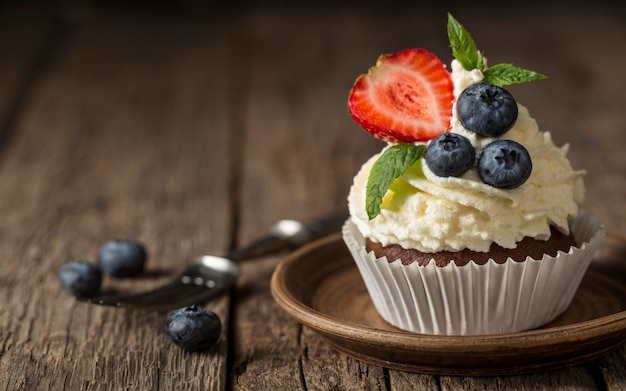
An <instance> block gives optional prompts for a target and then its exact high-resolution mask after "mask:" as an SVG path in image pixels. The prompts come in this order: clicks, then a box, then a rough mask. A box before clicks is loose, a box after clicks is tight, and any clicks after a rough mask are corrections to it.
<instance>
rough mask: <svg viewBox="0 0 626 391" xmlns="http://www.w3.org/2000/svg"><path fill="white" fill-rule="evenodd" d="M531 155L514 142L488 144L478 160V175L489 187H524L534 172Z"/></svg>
mask: <svg viewBox="0 0 626 391" xmlns="http://www.w3.org/2000/svg"><path fill="white" fill-rule="evenodd" d="M532 168H533V165H532V161H531V159H530V155H529V154H528V151H527V150H526V148H524V146H523V145H521V144H519V143H517V142H515V141H512V140H498V141H494V142H492V143H490V144H488V145H487V146H486V147H485V148H484V149H483V152H482V154H481V155H480V158H479V159H478V175H479V176H480V178H481V179H482V181H483V182H485V183H486V184H488V185H491V186H494V187H497V188H503V189H513V188H515V187H518V186H520V185H522V184H523V183H524V182H526V180H527V179H528V177H530V173H531V172H532Z"/></svg>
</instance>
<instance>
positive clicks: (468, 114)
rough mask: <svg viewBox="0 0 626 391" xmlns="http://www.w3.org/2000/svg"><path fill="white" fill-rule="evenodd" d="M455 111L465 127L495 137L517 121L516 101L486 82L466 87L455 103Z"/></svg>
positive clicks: (506, 92) (502, 90)
mask: <svg viewBox="0 0 626 391" xmlns="http://www.w3.org/2000/svg"><path fill="white" fill-rule="evenodd" d="M456 112H457V115H458V116H459V120H461V124H462V125H463V127H464V128H465V129H467V130H471V131H474V132H476V133H478V134H480V135H482V136H487V137H499V136H502V135H503V134H504V133H506V132H507V131H508V130H509V129H511V127H512V126H513V125H514V124H515V121H516V120H517V103H516V102H515V99H513V96H512V95H511V94H510V93H509V92H508V91H507V90H505V89H504V88H502V87H498V86H495V85H493V84H489V83H476V84H472V85H470V86H469V87H467V88H466V89H465V90H464V91H463V92H462V93H461V95H459V98H458V100H457V102H456Z"/></svg>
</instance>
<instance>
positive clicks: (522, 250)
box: [365, 227, 576, 266]
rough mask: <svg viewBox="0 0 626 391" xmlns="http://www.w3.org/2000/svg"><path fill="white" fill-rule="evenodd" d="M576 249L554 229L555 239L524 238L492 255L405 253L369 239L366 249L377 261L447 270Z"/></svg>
mask: <svg viewBox="0 0 626 391" xmlns="http://www.w3.org/2000/svg"><path fill="white" fill-rule="evenodd" d="M575 246H576V240H575V239H574V235H573V234H572V233H570V234H569V235H565V234H563V233H561V232H560V231H559V230H557V229H556V228H554V227H551V235H550V239H548V240H537V239H533V238H528V237H527V238H524V239H523V240H522V241H520V242H519V243H518V244H517V247H516V248H514V249H507V248H503V247H500V246H498V245H497V244H495V243H494V244H492V245H491V248H490V249H489V252H477V251H472V250H468V249H465V250H462V251H455V252H453V251H441V252H438V253H423V252H421V251H419V250H415V249H405V248H402V247H401V246H399V245H397V244H392V245H390V246H383V245H381V244H380V243H376V242H374V241H372V240H371V239H369V238H366V240H365V248H366V250H367V252H372V251H373V252H374V254H376V257H377V258H381V257H387V259H388V260H396V259H399V260H400V262H402V264H403V265H408V264H410V263H413V262H417V263H418V265H420V266H426V265H427V264H428V263H429V262H431V260H433V261H434V262H435V264H436V265H437V266H446V265H447V264H448V263H450V262H454V263H455V264H456V265H457V266H464V265H467V263H468V262H470V261H473V262H474V263H477V264H479V265H484V264H485V263H487V261H489V260H490V259H492V260H493V261H494V262H496V263H500V264H501V263H504V262H505V261H506V260H507V259H509V258H511V259H512V260H514V261H517V262H523V261H524V260H526V257H531V258H533V259H541V258H543V256H544V255H550V256H553V257H554V256H556V255H557V254H558V252H559V251H563V252H568V251H569V249H570V248H571V247H575Z"/></svg>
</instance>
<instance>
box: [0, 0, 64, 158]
mask: <svg viewBox="0 0 626 391" xmlns="http://www.w3.org/2000/svg"><path fill="white" fill-rule="evenodd" d="M53 26H54V21H53V19H52V18H51V17H50V15H49V14H46V13H44V12H29V10H27V9H24V8H21V7H16V6H14V5H13V6H11V5H4V6H2V7H0V33H1V34H2V37H3V39H0V59H1V60H0V85H1V86H2V89H0V148H1V147H2V145H3V144H6V143H8V142H10V140H9V138H10V136H11V127H12V125H13V122H14V121H15V113H16V111H17V110H18V109H19V106H20V105H21V104H22V103H23V101H24V99H26V95H27V92H28V90H29V87H30V85H31V83H33V76H34V75H35V73H36V70H37V68H38V66H39V64H40V63H41V62H42V61H45V58H46V54H47V50H46V49H47V47H49V46H50V45H51V44H53V43H54V29H53Z"/></svg>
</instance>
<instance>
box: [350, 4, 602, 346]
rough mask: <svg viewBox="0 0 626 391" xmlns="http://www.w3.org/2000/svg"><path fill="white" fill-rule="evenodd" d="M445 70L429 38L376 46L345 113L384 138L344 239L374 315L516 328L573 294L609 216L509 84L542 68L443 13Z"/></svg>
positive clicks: (364, 173)
mask: <svg viewBox="0 0 626 391" xmlns="http://www.w3.org/2000/svg"><path fill="white" fill-rule="evenodd" d="M448 37H449V39H450V46H451V48H452V53H453V56H454V59H453V60H452V64H451V72H449V71H448V70H447V69H446V66H445V65H444V64H443V63H442V62H441V60H439V58H437V57H436V56H435V55H434V54H432V53H431V52H429V51H427V50H425V49H405V50H402V51H399V52H397V53H394V54H389V55H382V56H380V57H379V59H378V61H377V63H376V65H375V66H374V67H372V68H371V69H370V70H369V71H368V73H367V74H364V75H361V76H360V77H359V78H357V80H356V81H355V83H354V86H353V88H352V90H351V91H350V96H349V100H348V108H349V112H350V114H351V116H352V118H353V119H354V120H355V121H356V122H357V123H358V124H359V125H360V126H361V127H362V128H363V129H364V130H365V131H366V132H368V133H370V134H371V135H373V136H375V137H377V138H379V139H381V140H383V141H385V142H386V145H385V146H384V147H383V149H382V150H381V151H380V153H378V154H376V155H375V156H373V157H371V158H370V159H369V160H368V161H367V162H365V163H364V164H363V166H362V167H361V169H360V170H359V172H358V173H357V174H356V176H355V177H354V182H353V184H352V186H351V188H350V193H349V195H348V207H349V211H350V218H349V219H348V221H347V222H346V224H345V225H344V227H343V238H344V241H345V242H346V245H347V247H348V248H349V250H350V252H351V254H352V256H353V257H354V259H355V261H356V264H357V266H358V268H359V271H360V273H361V275H362V277H363V280H364V282H365V285H366V286H367V289H368V292H369V294H370V296H371V297H372V301H373V303H374V305H375V307H376V309H377V311H378V312H379V313H380V315H381V316H382V317H383V318H384V319H385V320H386V321H387V322H389V323H391V324H392V325H394V326H396V327H398V328H400V329H403V330H407V331H412V332H417V333H425V334H438V335H481V334H498V333H509V332H519V331H523V330H528V329H532V328H536V327H540V326H542V325H544V324H546V323H549V322H550V321H551V320H553V319H554V318H555V317H557V316H558V315H559V314H561V313H562V312H563V311H565V309H566V308H567V307H568V305H569V304H570V302H571V300H572V299H573V297H574V294H575V293H576V290H577V289H578V286H579V284H580V281H581V280H582V277H583V276H584V274H585V272H586V269H587V267H588V266H589V263H590V262H591V259H592V256H593V254H594V252H595V251H596V250H597V248H598V246H599V244H600V242H601V241H602V238H603V237H604V227H603V225H602V224H601V223H599V222H598V221H597V220H596V219H595V218H594V217H593V216H591V215H590V214H589V213H587V212H585V211H584V210H582V209H581V208H580V204H581V202H582V200H583V196H584V184H583V177H584V175H585V172H584V171H582V170H574V169H573V168H572V166H571V164H570V162H569V160H568V159H567V156H566V155H567V151H568V146H567V145H566V146H563V147H557V146H556V145H555V144H554V143H553V141H552V139H551V136H550V133H549V132H546V131H540V130H539V128H538V126H537V123H536V121H535V120H534V119H533V118H532V117H531V116H530V114H529V111H528V109H527V108H526V107H524V106H522V105H520V104H519V103H518V102H516V101H515V98H514V97H513V95H512V94H511V93H510V92H509V91H508V90H507V89H506V88H505V87H506V86H508V85H510V84H514V83H522V82H529V81H533V80H540V79H544V78H545V76H544V75H542V74H539V73H536V72H533V71H529V70H526V69H522V68H519V67H516V66H514V65H512V64H497V65H493V66H488V65H487V60H486V58H485V57H483V56H482V54H481V53H480V52H479V51H478V50H477V48H476V44H475V42H474V40H473V38H472V37H471V35H470V34H469V33H468V32H467V30H466V29H465V28H464V27H463V26H462V25H461V24H460V23H459V22H458V21H457V20H456V19H454V17H452V16H451V15H448Z"/></svg>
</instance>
